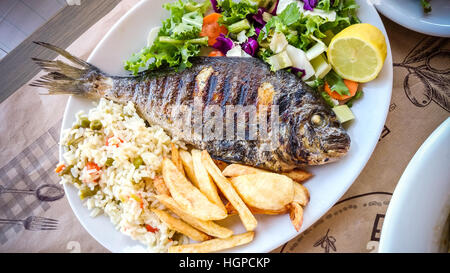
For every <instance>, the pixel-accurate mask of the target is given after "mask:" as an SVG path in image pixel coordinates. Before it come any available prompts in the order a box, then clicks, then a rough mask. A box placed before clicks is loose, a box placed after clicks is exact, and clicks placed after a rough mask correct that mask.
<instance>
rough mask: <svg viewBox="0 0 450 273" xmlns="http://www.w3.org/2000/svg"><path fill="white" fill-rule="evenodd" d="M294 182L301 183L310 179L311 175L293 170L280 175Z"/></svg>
mask: <svg viewBox="0 0 450 273" xmlns="http://www.w3.org/2000/svg"><path fill="white" fill-rule="evenodd" d="M282 174H284V175H286V176H288V177H290V178H292V180H294V181H295V182H298V183H302V182H305V181H306V180H308V179H309V178H311V177H312V176H313V175H312V173H309V172H306V171H303V170H293V171H290V172H285V173H282Z"/></svg>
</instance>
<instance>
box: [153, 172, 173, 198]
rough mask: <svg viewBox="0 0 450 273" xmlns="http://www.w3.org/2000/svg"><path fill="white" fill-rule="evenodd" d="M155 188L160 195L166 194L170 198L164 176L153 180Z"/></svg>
mask: <svg viewBox="0 0 450 273" xmlns="http://www.w3.org/2000/svg"><path fill="white" fill-rule="evenodd" d="M153 186H154V187H155V189H156V192H157V193H158V194H166V195H169V196H170V191H169V188H168V187H167V185H166V183H165V182H164V179H163V178H162V176H155V179H153Z"/></svg>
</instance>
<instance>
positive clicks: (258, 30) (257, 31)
mask: <svg viewBox="0 0 450 273" xmlns="http://www.w3.org/2000/svg"><path fill="white" fill-rule="evenodd" d="M262 28H263V27H255V33H256V37H258V36H259V33H260V32H261V29H262Z"/></svg>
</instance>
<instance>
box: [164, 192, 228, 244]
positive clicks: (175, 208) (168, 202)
mask: <svg viewBox="0 0 450 273" xmlns="http://www.w3.org/2000/svg"><path fill="white" fill-rule="evenodd" d="M156 199H158V200H159V202H161V203H162V204H163V205H164V206H166V207H167V208H168V209H170V210H171V211H172V212H173V213H175V214H176V215H178V216H179V217H180V218H181V219H182V220H184V221H185V222H186V223H188V224H190V225H191V226H193V227H195V228H196V229H198V230H200V231H203V232H204V233H206V234H208V235H211V236H213V237H218V238H228V237H230V236H231V235H233V231H232V230H231V229H228V228H225V227H222V226H220V225H218V224H216V223H214V222H213V221H203V220H200V219H197V218H195V217H192V216H191V215H189V214H188V213H186V212H185V211H184V209H183V208H182V207H180V206H179V205H178V204H177V202H175V200H173V198H172V197H170V196H167V195H156Z"/></svg>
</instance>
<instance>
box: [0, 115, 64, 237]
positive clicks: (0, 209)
mask: <svg viewBox="0 0 450 273" xmlns="http://www.w3.org/2000/svg"><path fill="white" fill-rule="evenodd" d="M60 125H61V121H59V122H57V123H56V125H55V126H53V127H52V128H50V129H49V130H48V131H47V132H45V133H44V134H43V135H41V136H40V137H39V138H37V139H36V140H35V141H34V142H33V143H32V144H31V145H29V146H28V147H26V148H25V149H24V150H23V151H21V152H20V153H19V154H18V155H17V156H16V157H14V158H13V159H12V160H11V161H9V162H8V163H7V164H6V165H5V166H3V167H2V168H0V185H1V187H2V188H3V189H16V190H29V191H31V190H36V189H37V188H38V187H39V186H41V185H44V184H54V185H57V184H58V183H59V179H58V176H57V175H56V174H55V173H54V171H53V170H54V169H55V166H56V164H57V163H58V140H59V131H60V129H59V128H60ZM50 206H51V203H49V202H44V201H40V200H39V199H38V198H37V197H36V196H35V195H31V194H21V193H8V192H5V193H0V218H2V219H9V220H23V219H26V218H27V217H29V216H32V215H34V214H37V213H40V212H43V211H47V210H48V209H49V208H50ZM23 229H24V226H23V225H12V224H0V244H4V243H6V242H7V241H8V238H9V237H10V236H13V235H14V234H16V233H18V232H20V231H22V230H23Z"/></svg>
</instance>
